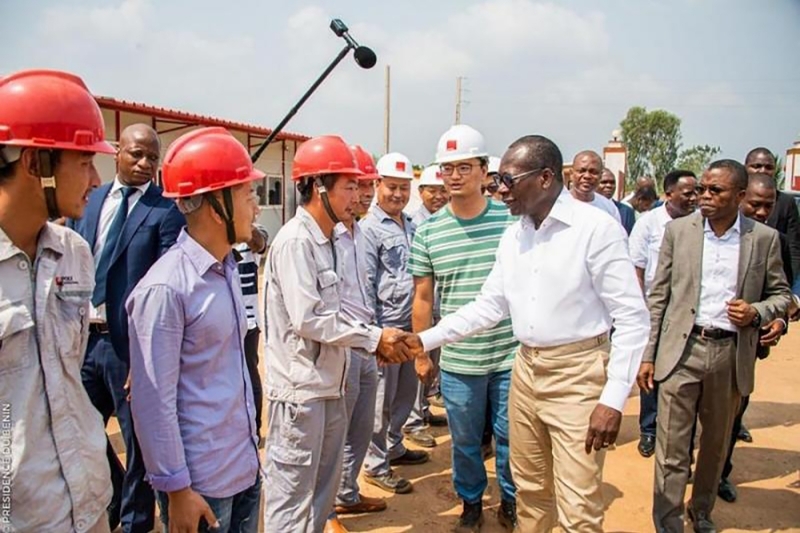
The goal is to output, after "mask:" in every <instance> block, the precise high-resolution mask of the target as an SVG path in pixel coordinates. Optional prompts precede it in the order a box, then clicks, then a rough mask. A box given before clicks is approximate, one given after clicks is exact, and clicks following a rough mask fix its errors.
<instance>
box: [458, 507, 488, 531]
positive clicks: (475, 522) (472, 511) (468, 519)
mask: <svg viewBox="0 0 800 533" xmlns="http://www.w3.org/2000/svg"><path fill="white" fill-rule="evenodd" d="M482 525H483V503H482V502H478V503H467V502H464V510H463V511H462V512H461V516H460V517H459V519H458V523H457V524H456V527H455V528H453V531H454V533H473V532H476V531H480V530H481V526H482Z"/></svg>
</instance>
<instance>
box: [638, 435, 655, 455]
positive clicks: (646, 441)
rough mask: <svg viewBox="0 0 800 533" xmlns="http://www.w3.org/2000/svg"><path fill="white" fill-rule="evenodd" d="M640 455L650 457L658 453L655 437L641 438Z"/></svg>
mask: <svg viewBox="0 0 800 533" xmlns="http://www.w3.org/2000/svg"><path fill="white" fill-rule="evenodd" d="M637 449H638V450H639V455H641V456H642V457H650V456H651V455H653V454H654V453H655V451H656V438H655V437H654V436H653V435H642V436H641V437H639V447H638V448H637Z"/></svg>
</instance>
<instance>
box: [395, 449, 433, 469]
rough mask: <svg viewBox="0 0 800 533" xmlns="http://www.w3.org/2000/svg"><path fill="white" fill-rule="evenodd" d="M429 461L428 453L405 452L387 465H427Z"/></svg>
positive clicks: (417, 451)
mask: <svg viewBox="0 0 800 533" xmlns="http://www.w3.org/2000/svg"><path fill="white" fill-rule="evenodd" d="M429 459H430V456H429V455H428V452H423V451H422V450H406V453H404V454H403V455H401V456H400V457H397V458H395V459H391V460H390V461H389V464H390V465H392V466H397V465H421V464H422V463H427V462H428V460H429Z"/></svg>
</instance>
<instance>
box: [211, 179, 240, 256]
mask: <svg viewBox="0 0 800 533" xmlns="http://www.w3.org/2000/svg"><path fill="white" fill-rule="evenodd" d="M206 200H208V203H209V204H211V209H213V210H214V211H216V213H217V214H218V215H219V216H220V218H221V219H222V220H224V221H225V230H226V231H227V233H228V242H229V243H230V244H236V229H235V227H234V225H233V195H232V194H231V188H230V187H228V188H226V189H222V201H223V203H224V204H225V209H223V208H222V206H221V205H220V203H219V200H217V198H216V196H214V195H213V194H212V193H209V194H207V195H206Z"/></svg>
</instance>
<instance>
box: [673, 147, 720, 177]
mask: <svg viewBox="0 0 800 533" xmlns="http://www.w3.org/2000/svg"><path fill="white" fill-rule="evenodd" d="M719 152H720V150H719V146H709V145H707V144H704V145H702V146H701V145H699V144H697V145H695V146H692V147H691V148H687V149H686V150H682V151H681V153H680V155H679V156H678V163H677V164H676V168H678V169H681V170H691V171H692V172H694V173H695V174H696V175H697V177H698V178H699V177H700V176H701V175H702V174H703V171H704V170H705V169H707V168H708V165H710V164H711V162H712V161H713V160H714V156H716V155H717V154H718V153H719Z"/></svg>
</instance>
